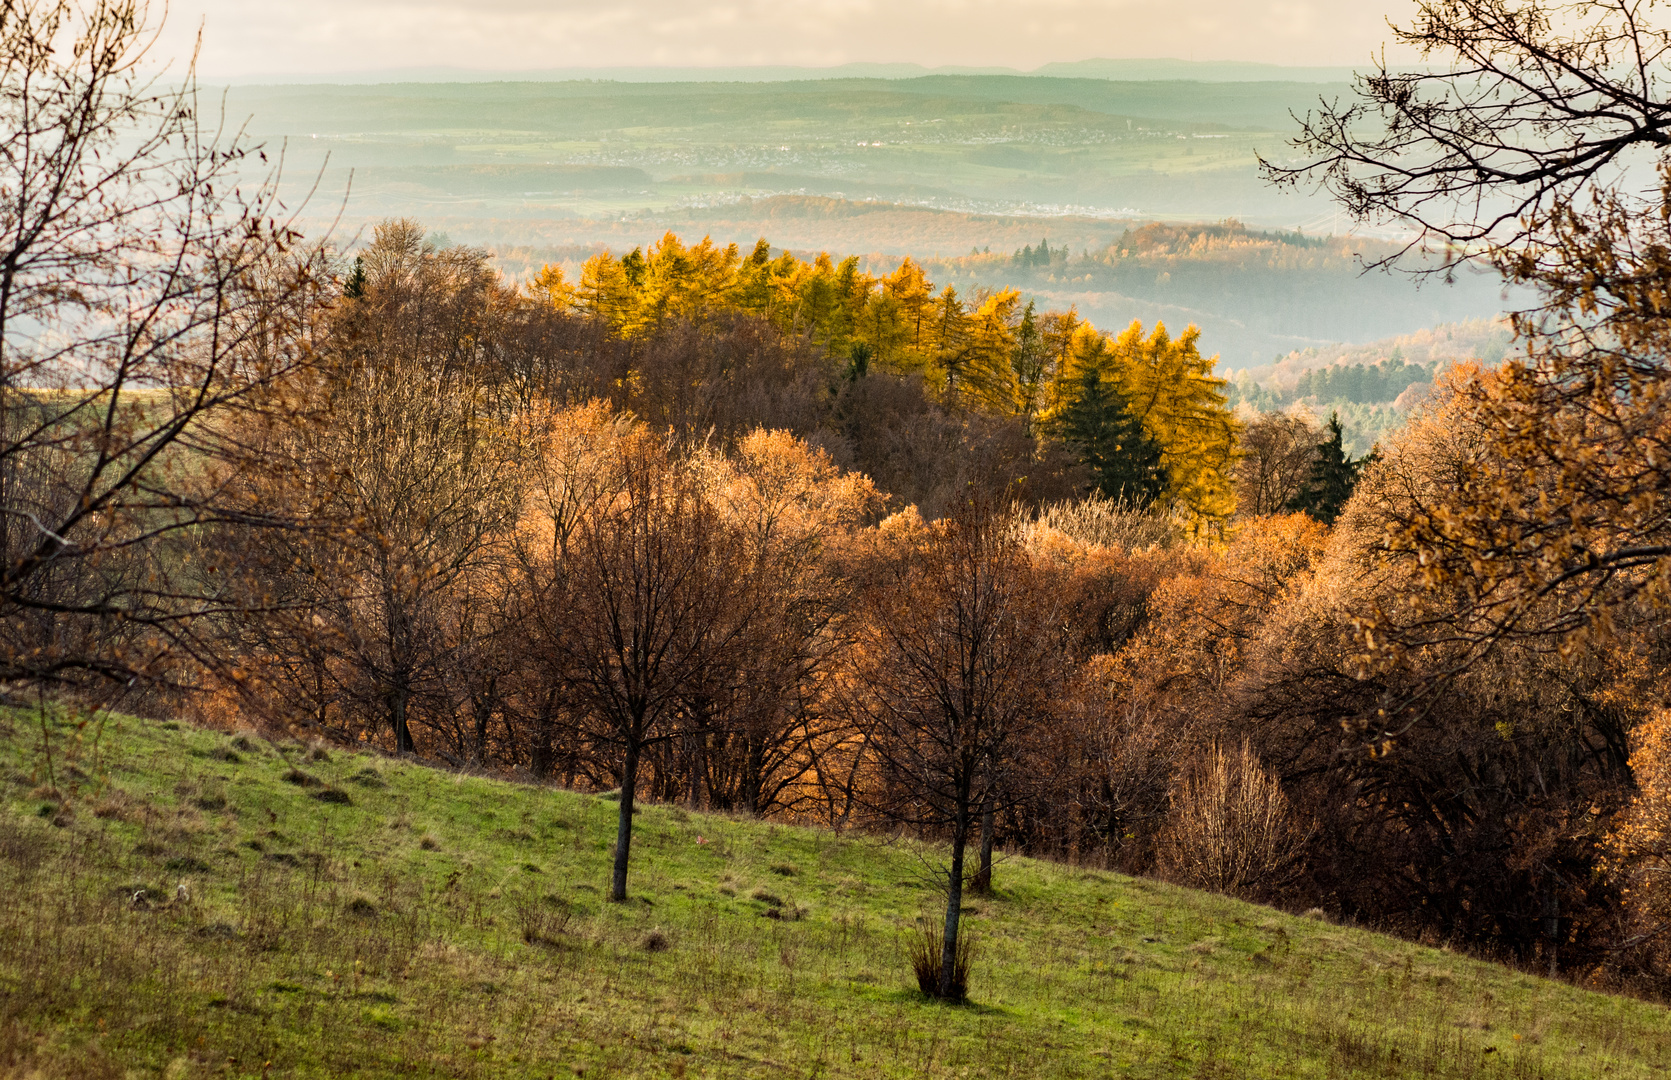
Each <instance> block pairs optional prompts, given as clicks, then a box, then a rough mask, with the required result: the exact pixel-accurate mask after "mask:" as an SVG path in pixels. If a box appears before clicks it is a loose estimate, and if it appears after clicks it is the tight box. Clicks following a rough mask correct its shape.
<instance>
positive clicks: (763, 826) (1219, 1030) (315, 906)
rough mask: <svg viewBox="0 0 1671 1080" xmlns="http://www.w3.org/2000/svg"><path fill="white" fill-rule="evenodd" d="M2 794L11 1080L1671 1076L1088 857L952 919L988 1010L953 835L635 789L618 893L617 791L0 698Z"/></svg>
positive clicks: (1, 889)
mask: <svg viewBox="0 0 1671 1080" xmlns="http://www.w3.org/2000/svg"><path fill="white" fill-rule="evenodd" d="M304 776H305V777H306V778H309V779H311V780H312V781H314V782H313V783H302V784H298V783H295V782H292V781H294V780H296V779H299V778H302V777H304ZM0 777H3V785H0V795H3V800H0V1076H14V1075H15V1076H33V1075H40V1076H77V1077H98V1076H112V1077H128V1076H135V1077H137V1076H157V1075H161V1076H167V1077H170V1078H175V1080H178V1078H183V1077H196V1076H201V1077H208V1076H247V1077H258V1076H286V1077H298V1076H321V1077H324V1076H348V1075H354V1076H365V1077H375V1076H448V1077H521V1076H528V1077H549V1076H571V1075H582V1074H583V1075H587V1076H594V1077H603V1076H608V1077H615V1076H657V1077H659V1076H669V1077H685V1076H714V1077H721V1076H724V1077H731V1076H736V1077H744V1076H747V1077H780V1076H807V1077H815V1076H830V1077H834V1076H842V1077H845V1076H858V1077H896V1076H897V1077H907V1076H909V1077H918V1076H927V1077H997V1076H1062V1077H1078V1076H1087V1077H1089V1076H1096V1077H1102V1076H1128V1075H1129V1076H1222V1077H1260V1076H1268V1077H1319V1078H1322V1077H1330V1078H1336V1077H1368V1076H1376V1077H1392V1076H1398V1077H1404V1076H1446V1077H1476V1076H1505V1077H1550V1078H1555V1077H1566V1076H1573V1077H1578V1076H1583V1077H1599V1076H1607V1077H1629V1076H1647V1077H1654V1076H1665V1075H1668V1073H1667V1065H1668V1064H1671V1015H1668V1013H1667V1011H1666V1009H1665V1008H1663V1007H1661V1006H1658V1005H1654V1004H1649V1003H1645V1002H1641V1001H1636V1000H1631V999H1626V998H1620V997H1613V996H1607V995H1603V994H1598V993H1591V992H1586V991H1584V990H1580V989H1577V988H1574V987H1571V986H1568V985H1564V984H1561V983H1557V982H1550V981H1545V980H1541V979H1537V978H1533V977H1531V976H1528V975H1525V974H1521V973H1519V972H1515V971H1511V970H1507V969H1504V968H1500V967H1495V966H1491V965H1488V964H1484V963H1480V962H1476V961H1474V960H1470V959H1467V958H1464V957H1461V956H1458V955H1455V954H1451V953H1448V952H1443V951H1438V950H1434V949H1428V948H1422V947H1418V946H1416V945H1412V944H1409V943H1406V942H1402V941H1397V940H1394V939H1391V938H1386V937H1381V936H1378V935H1375V934H1371V933H1367V932H1364V931H1361V930H1356V929H1351V928H1344V927H1338V926H1333V925H1330V924H1328V923H1325V922H1322V921H1314V920H1308V919H1303V918H1295V917H1292V916H1288V915H1284V914H1281V913H1279V912H1276V911H1273V910H1270V909H1266V908H1260V907H1256V906H1252V905H1248V904H1243V903H1238V902H1236V901H1232V900H1228V899H1224V898H1221V897H1215V896H1209V895H1204V894H1199V893H1192V892H1189V891H1186V890H1182V889H1178V888H1174V887H1171V886H1168V885H1164V884H1160V883H1157V882H1152V881H1144V880H1135V879H1131V878H1125V877H1121V876H1119V875H1116V874H1110V873H1102V872H1095V871H1087V870H1081V869H1078V868H1074V867H1071V866H1065V865H1058V864H1051V863H1044V862H1035V861H1032V860H1028V859H1021V858H1013V859H1009V860H1006V861H1005V862H1003V863H1002V864H1001V865H1000V867H999V870H998V875H997V876H998V885H999V889H1000V893H999V895H998V896H997V897H994V898H991V899H986V898H981V899H977V900H975V906H976V909H977V910H976V911H975V912H974V913H973V917H972V918H971V919H970V921H969V925H971V926H972V928H973V930H974V932H975V933H976V934H977V935H978V942H979V944H978V949H977V960H976V965H975V973H974V977H973V980H972V982H973V985H972V989H971V993H972V997H973V1003H972V1004H970V1005H966V1006H959V1007H950V1006H945V1005H940V1004H934V1003H930V1002H928V1001H926V1000H924V999H923V998H922V997H921V995H919V994H918V993H917V992H916V991H915V989H913V988H911V987H912V981H911V976H910V973H909V971H908V970H907V967H906V961H905V959H904V957H905V947H904V941H903V937H904V934H905V933H906V931H907V930H908V929H909V928H910V927H911V926H912V924H913V923H914V921H915V920H916V919H917V918H918V917H919V916H920V915H921V914H922V913H923V912H925V911H926V910H929V909H931V908H932V907H933V905H934V902H935V897H934V895H933V892H932V890H931V889H929V888H928V887H926V886H925V884H924V866H925V865H926V863H925V859H927V860H932V859H933V857H934V854H935V852H934V849H932V848H928V849H919V848H918V847H917V846H916V845H913V844H910V843H907V842H898V841H889V840H885V839H880V838H875V837H862V836H851V835H849V836H837V835H835V834H832V833H830V832H826V831H820V830H816V829H803V828H792V827H786V826H783V825H774V824H771V823H768V822H760V821H750V820H734V819H728V818H720V817H712V816H707V815H701V814H691V813H687V812H685V811H684V810H681V809H679V808H676V807H669V806H647V807H645V808H644V809H643V811H642V813H641V814H640V815H639V816H638V819H637V829H638V832H637V840H636V843H635V847H634V863H633V874H632V879H631V886H630V887H631V892H632V897H633V898H632V899H631V900H630V901H629V902H628V903H625V904H619V905H616V904H609V903H607V902H604V901H603V900H602V893H601V889H602V888H603V887H604V885H605V882H606V880H607V873H608V864H609V848H610V844H611V842H612V839H613V832H614V816H615V811H616V805H615V804H614V803H612V802H609V801H606V800H605V799H602V798H597V797H592V796H585V795H576V794H573V793H569V792H564V791H557V790H551V789H541V788H536V787H529V786H519V785H515V784H509V783H502V782H497V781H492V780H486V779H480V778H475V777H467V776H457V775H452V774H449V773H446V772H441V771H435V770H431V769H428V768H424V767H421V766H417V765H410V764H401V763H397V762H393V761H389V760H385V759H381V758H378V757H375V756H372V755H361V754H349V753H343V752H339V751H335V750H333V751H330V752H329V754H328V756H326V757H325V758H324V759H323V760H317V759H312V758H310V754H309V751H308V749H307V748H306V747H304V746H301V745H300V744H294V743H291V744H283V745H274V744H270V743H267V742H264V741H261V740H258V739H240V740H234V739H233V738H232V737H230V736H227V735H225V734H220V733H215V732H209V731H201V730H195V729H191V728H186V727H181V726H178V725H173V724H158V723H155V722H150V721H142V720H135V719H129V718H121V717H111V718H108V719H107V720H106V721H105V722H104V723H103V724H102V725H101V724H100V723H98V722H97V721H94V722H90V723H86V724H85V725H84V726H79V727H78V726H76V723H74V722H72V720H71V719H69V718H59V719H56V720H54V721H52V722H50V723H49V724H48V727H47V730H46V731H45V732H44V733H43V730H42V727H41V725H40V720H39V718H38V716H35V715H32V714H27V713H4V714H0ZM287 777H288V778H289V779H287ZM53 784H56V787H57V789H58V795H57V796H56V797H55V796H54V794H53V792H52V791H50V790H48V788H49V787H50V786H51V785H53ZM325 792H340V793H344V794H345V795H346V798H347V800H348V801H347V802H343V801H340V799H341V796H338V795H332V796H329V798H331V799H335V800H338V801H326V800H322V799H321V798H319V797H318V796H319V795H320V794H321V793H325ZM182 885H183V887H184V892H183V894H181V893H180V888H181V886H182ZM142 891H143V895H141V896H140V898H139V901H138V902H137V903H136V902H135V896H136V894H141V892H142Z"/></svg>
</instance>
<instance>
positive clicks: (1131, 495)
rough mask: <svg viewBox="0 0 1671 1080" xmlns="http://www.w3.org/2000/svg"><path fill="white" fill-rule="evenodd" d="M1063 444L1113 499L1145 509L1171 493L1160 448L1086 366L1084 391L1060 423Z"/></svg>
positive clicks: (1113, 389)
mask: <svg viewBox="0 0 1671 1080" xmlns="http://www.w3.org/2000/svg"><path fill="white" fill-rule="evenodd" d="M1059 425H1060V430H1061V435H1062V438H1063V439H1064V440H1066V441H1067V442H1069V443H1071V444H1072V445H1074V446H1075V447H1077V448H1078V449H1079V453H1080V460H1081V461H1083V462H1084V463H1085V464H1086V465H1088V466H1090V468H1091V472H1092V474H1093V475H1094V476H1095V478H1096V487H1097V490H1098V491H1100V492H1102V493H1103V494H1104V495H1106V496H1108V497H1109V498H1111V499H1116V500H1118V501H1120V502H1123V503H1127V504H1129V505H1132V506H1136V507H1145V506H1148V505H1149V504H1150V503H1152V502H1154V500H1155V498H1156V497H1157V496H1158V495H1159V494H1160V493H1161V492H1162V491H1164V490H1166V470H1165V468H1164V467H1162V465H1161V460H1160V458H1161V448H1160V444H1159V443H1157V442H1155V440H1154V439H1153V438H1151V437H1150V436H1149V435H1148V433H1146V432H1145V431H1144V430H1143V424H1142V422H1141V421H1139V420H1138V419H1137V417H1135V416H1133V415H1132V413H1131V410H1130V408H1129V406H1128V404H1127V402H1126V397H1125V395H1124V394H1123V393H1121V392H1120V388H1119V387H1118V386H1116V385H1115V384H1114V383H1112V382H1109V381H1107V380H1105V379H1103V377H1102V375H1101V373H1100V372H1098V371H1096V370H1095V369H1092V368H1086V369H1085V371H1084V373H1083V375H1081V377H1080V384H1079V393H1078V394H1076V395H1075V396H1074V399H1073V401H1072V403H1071V404H1069V406H1068V407H1067V409H1065V410H1064V411H1063V413H1062V415H1061V418H1060V420H1059Z"/></svg>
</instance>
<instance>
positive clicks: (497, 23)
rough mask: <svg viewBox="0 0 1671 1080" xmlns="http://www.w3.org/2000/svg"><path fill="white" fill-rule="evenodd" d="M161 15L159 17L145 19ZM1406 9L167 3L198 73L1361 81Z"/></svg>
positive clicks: (892, 2) (392, 0)
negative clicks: (1345, 68)
mask: <svg viewBox="0 0 1671 1080" xmlns="http://www.w3.org/2000/svg"><path fill="white" fill-rule="evenodd" d="M157 6H158V7H160V4H159V5H157ZM1412 7H1413V0H173V3H172V4H171V8H172V13H171V15H170V17H169V28H168V33H169V37H170V40H169V41H168V42H167V43H166V44H167V45H168V47H169V48H170V51H171V52H174V53H176V54H177V53H179V52H181V51H183V50H184V48H186V47H187V42H188V41H189V34H190V33H191V32H193V31H195V29H196V27H197V26H198V25H199V23H200V22H201V24H202V26H203V33H204V48H203V56H202V61H201V64H200V71H201V73H202V74H203V75H204V76H206V77H210V78H214V77H246V78H247V77H249V76H251V75H258V74H278V75H308V74H325V73H332V72H352V71H358V72H366V71H375V70H378V69H384V68H401V67H427V66H434V65H448V66H457V67H465V68H487V69H497V68H503V69H507V70H525V69H531V68H545V67H578V66H584V67H607V66H641V65H671V66H685V65H704V66H706V65H713V66H721V65H724V66H736V65H752V64H794V65H809V66H824V65H832V64H842V63H848V62H851V61H878V62H913V63H919V64H924V65H928V66H936V65H943V64H956V65H982V66H984V65H995V66H998V65H1001V66H1008V67H1017V68H1022V69H1028V68H1033V67H1037V66H1038V65H1040V64H1044V63H1048V62H1050V61H1053V60H1084V59H1089V58H1092V57H1112V58H1153V57H1177V58H1180V59H1195V60H1254V61H1261V62H1265V63H1277V64H1307V65H1336V64H1340V65H1359V64H1362V63H1363V62H1364V61H1365V59H1366V58H1367V57H1368V55H1369V54H1370V52H1371V51H1372V50H1373V49H1375V48H1377V47H1378V46H1379V45H1380V44H1381V42H1382V41H1384V40H1385V39H1386V37H1387V29H1386V20H1387V18H1388V17H1389V16H1391V17H1394V18H1400V17H1403V16H1405V15H1407V14H1408V12H1409V11H1410V10H1411V9H1412Z"/></svg>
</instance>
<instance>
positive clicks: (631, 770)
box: [609, 741, 638, 902]
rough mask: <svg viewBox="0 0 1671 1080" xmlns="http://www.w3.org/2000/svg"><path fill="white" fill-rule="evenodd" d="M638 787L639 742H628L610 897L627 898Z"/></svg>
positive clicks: (616, 830)
mask: <svg viewBox="0 0 1671 1080" xmlns="http://www.w3.org/2000/svg"><path fill="white" fill-rule="evenodd" d="M637 789H638V743H637V742H635V741H629V742H628V743H627V755H626V760H624V761H623V762H622V763H621V820H620V824H618V825H617V826H616V827H615V876H614V878H613V880H612V881H611V882H610V886H609V898H610V899H611V900H615V901H617V902H618V901H621V900H625V899H626V898H627V857H628V856H629V855H630V854H631V852H632V803H633V795H634V794H635V793H636V792H637Z"/></svg>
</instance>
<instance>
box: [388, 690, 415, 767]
mask: <svg viewBox="0 0 1671 1080" xmlns="http://www.w3.org/2000/svg"><path fill="white" fill-rule="evenodd" d="M410 696H411V695H410V694H409V693H408V692H407V690H406V688H405V687H404V686H402V687H400V688H399V689H397V690H396V691H395V692H394V693H393V694H391V695H390V697H389V719H390V720H391V721H393V724H394V729H395V753H397V754H410V753H411V752H412V751H413V750H414V749H415V747H414V746H413V743H412V729H411V727H410V726H409V725H408V724H407V722H406V701H407V698H408V697H410Z"/></svg>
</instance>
